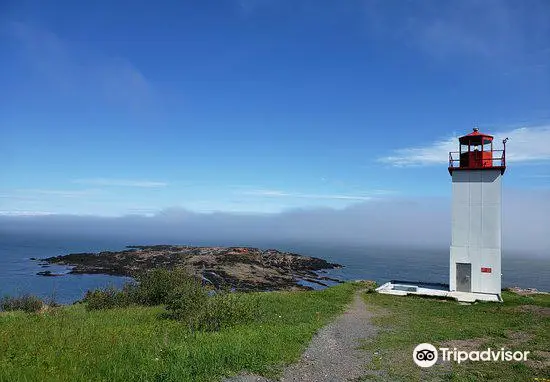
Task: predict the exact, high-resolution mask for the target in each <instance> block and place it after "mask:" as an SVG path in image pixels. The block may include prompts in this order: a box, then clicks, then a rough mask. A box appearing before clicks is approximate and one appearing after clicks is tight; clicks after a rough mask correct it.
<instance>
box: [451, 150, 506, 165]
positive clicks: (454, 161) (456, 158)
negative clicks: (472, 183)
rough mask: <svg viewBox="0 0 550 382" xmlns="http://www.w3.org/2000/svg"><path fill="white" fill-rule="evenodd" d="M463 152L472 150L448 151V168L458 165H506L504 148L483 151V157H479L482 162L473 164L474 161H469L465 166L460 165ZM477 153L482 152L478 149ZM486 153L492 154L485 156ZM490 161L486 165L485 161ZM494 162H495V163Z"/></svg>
mask: <svg viewBox="0 0 550 382" xmlns="http://www.w3.org/2000/svg"><path fill="white" fill-rule="evenodd" d="M465 153H472V151H470V152H468V151H466V152H463V153H460V152H458V151H451V152H449V168H460V167H467V168H483V167H485V168H486V167H506V150H493V151H485V152H483V154H484V155H483V157H482V158H481V162H482V164H478V165H475V164H474V163H471V164H469V165H467V166H461V165H460V155H461V154H465ZM479 153H482V152H481V151H479ZM487 153H491V154H492V155H491V156H490V157H487ZM495 153H501V154H500V156H495ZM487 161H490V165H487V164H486V162H487ZM495 162H496V163H495Z"/></svg>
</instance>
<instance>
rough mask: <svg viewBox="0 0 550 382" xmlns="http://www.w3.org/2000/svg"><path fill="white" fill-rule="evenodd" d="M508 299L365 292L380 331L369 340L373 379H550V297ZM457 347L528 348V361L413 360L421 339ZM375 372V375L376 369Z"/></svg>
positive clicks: (514, 296)
mask: <svg viewBox="0 0 550 382" xmlns="http://www.w3.org/2000/svg"><path fill="white" fill-rule="evenodd" d="M503 298H504V303H502V304H497V303H478V304H474V305H460V304H458V303H456V302H454V301H445V300H434V299H427V298H419V297H413V296H407V297H398V296H390V295H383V294H376V293H372V294H365V301H366V303H367V306H368V307H369V309H371V310H372V311H373V312H375V318H374V323H375V324H376V325H377V326H379V327H380V328H381V331H380V334H379V335H378V336H377V337H376V338H375V339H373V340H372V341H370V342H367V343H366V344H365V349H366V350H367V351H369V352H371V353H372V354H374V356H373V362H372V364H371V365H370V366H369V367H370V369H372V370H376V371H378V372H379V373H380V376H379V377H376V376H373V377H371V378H370V379H373V380H377V378H378V379H380V380H391V381H489V380H492V381H545V382H548V381H550V295H534V296H520V295H517V294H514V293H510V292H504V293H503ZM424 342H427V343H431V344H433V345H434V346H436V347H439V346H441V347H448V348H451V349H452V348H454V347H456V348H457V349H458V350H465V351H471V350H485V349H487V348H488V347H490V348H492V349H500V348H501V347H505V348H507V349H511V350H522V351H523V350H528V351H530V352H531V354H530V355H529V356H528V359H529V361H527V362H526V363H524V362H467V363H461V364H457V363H456V362H443V363H439V362H438V363H437V364H436V365H434V366H433V367H431V368H426V369H422V368H420V367H418V366H416V365H415V364H414V362H413V359H412V351H413V349H414V347H415V346H416V345H418V344H420V343H424ZM373 374H374V375H376V373H373Z"/></svg>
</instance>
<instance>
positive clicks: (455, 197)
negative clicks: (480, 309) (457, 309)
mask: <svg viewBox="0 0 550 382" xmlns="http://www.w3.org/2000/svg"><path fill="white" fill-rule="evenodd" d="M459 142H460V151H459V152H458V154H459V155H458V156H459V159H456V160H454V159H453V156H452V154H453V153H450V154H449V172H450V174H451V176H452V187H453V191H452V239H451V250H450V269H449V290H450V291H451V292H466V293H489V294H496V295H498V296H500V291H501V281H500V280H501V241H502V240H501V238H502V232H501V210H502V184H501V183H502V182H501V180H502V175H503V174H504V170H505V169H506V167H505V162H504V160H505V156H504V155H505V152H504V150H502V151H500V150H499V152H502V155H501V156H498V155H497V157H496V158H495V156H494V151H495V150H493V137H492V136H490V135H486V134H481V133H479V132H478V130H477V129H474V132H473V133H470V134H468V135H465V136H463V137H460V138H459ZM504 144H505V142H504ZM463 148H464V150H463ZM454 161H457V162H459V166H458V167H455V166H454ZM495 161H498V162H497V163H495Z"/></svg>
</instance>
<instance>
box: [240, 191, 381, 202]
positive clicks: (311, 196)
mask: <svg viewBox="0 0 550 382" xmlns="http://www.w3.org/2000/svg"><path fill="white" fill-rule="evenodd" d="M243 194H244V195H255V196H265V197H273V198H303V199H334V200H362V201H366V200H371V199H372V196H366V195H339V194H302V193H294V192H286V191H279V190H251V191H244V192H243Z"/></svg>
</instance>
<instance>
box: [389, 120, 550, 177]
mask: <svg viewBox="0 0 550 382" xmlns="http://www.w3.org/2000/svg"><path fill="white" fill-rule="evenodd" d="M506 137H508V138H509V141H508V143H507V145H506V161H507V162H509V163H520V162H530V161H547V160H550V126H543V127H522V128H517V129H513V130H509V131H503V132H499V133H497V134H495V141H496V144H495V149H497V148H499V147H497V146H499V144H500V143H501V142H502V139H504V138H506ZM457 150H458V137H457V136H454V137H450V138H447V139H442V140H439V141H436V142H433V143H432V144H430V145H428V146H424V147H409V148H402V149H398V150H395V151H394V152H393V153H392V154H391V155H389V156H386V157H382V158H379V161H380V162H383V163H388V164H391V165H394V166H399V167H403V166H426V165H435V164H443V163H447V162H448V160H449V151H457Z"/></svg>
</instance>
